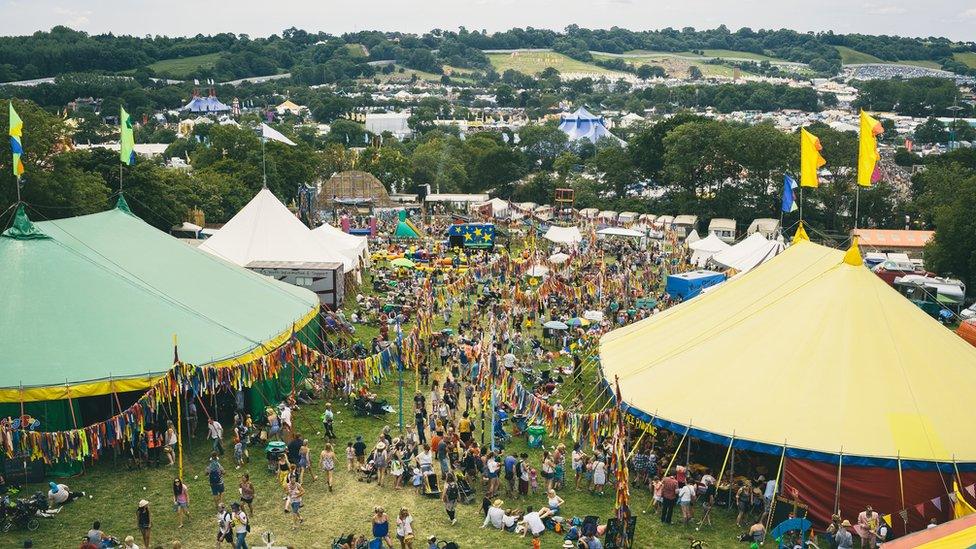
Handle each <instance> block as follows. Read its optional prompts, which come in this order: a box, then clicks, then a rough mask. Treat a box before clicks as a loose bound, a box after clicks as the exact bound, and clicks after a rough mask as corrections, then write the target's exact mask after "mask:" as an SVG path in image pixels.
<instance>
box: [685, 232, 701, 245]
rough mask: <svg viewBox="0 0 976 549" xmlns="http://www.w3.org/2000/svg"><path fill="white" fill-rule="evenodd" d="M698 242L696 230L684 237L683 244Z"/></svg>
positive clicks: (699, 238)
mask: <svg viewBox="0 0 976 549" xmlns="http://www.w3.org/2000/svg"><path fill="white" fill-rule="evenodd" d="M699 240H701V237H700V236H698V231H697V230H696V229H692V230H691V232H690V233H688V236H686V237H685V244H689V245H690V244H692V243H694V242H698V241H699Z"/></svg>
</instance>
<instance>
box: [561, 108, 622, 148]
mask: <svg viewBox="0 0 976 549" xmlns="http://www.w3.org/2000/svg"><path fill="white" fill-rule="evenodd" d="M559 129H560V130H562V131H563V133H565V134H566V135H567V136H568V137H569V140H570V141H576V140H577V139H587V140H589V141H590V142H591V143H596V142H597V141H599V140H600V139H602V138H604V137H608V138H610V139H614V140H616V141H618V142H620V143H621V144H623V143H624V141H623V140H622V139H620V138H619V137H617V136H615V135H613V134H612V133H610V130H608V129H607V126H606V124H604V123H603V117H602V116H597V115H595V114H593V113H591V112H590V111H588V110H586V107H580V108H579V109H577V110H576V112H574V113H573V114H565V115H563V116H562V117H560V119H559Z"/></svg>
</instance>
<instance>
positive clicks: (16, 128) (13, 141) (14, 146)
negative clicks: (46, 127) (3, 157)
mask: <svg viewBox="0 0 976 549" xmlns="http://www.w3.org/2000/svg"><path fill="white" fill-rule="evenodd" d="M23 135H24V121H23V120H21V119H20V116H18V115H17V111H15V110H14V102H13V101H11V102H10V151H11V152H12V153H13V155H14V159H13V166H14V177H16V178H17V179H20V176H21V175H23V174H24V163H23V162H22V161H21V160H20V156H21V155H22V154H24V145H23V143H21V141H20V138H21V137H23Z"/></svg>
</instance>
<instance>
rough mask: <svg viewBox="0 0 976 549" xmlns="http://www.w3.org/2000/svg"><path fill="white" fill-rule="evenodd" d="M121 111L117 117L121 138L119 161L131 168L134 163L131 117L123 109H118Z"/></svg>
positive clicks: (134, 141)
mask: <svg viewBox="0 0 976 549" xmlns="http://www.w3.org/2000/svg"><path fill="white" fill-rule="evenodd" d="M119 110H120V111H121V116H119V126H120V130H121V136H120V137H119V160H121V161H122V163H123V164H126V165H129V166H131V165H132V164H135V162H136V151H135V146H136V139H135V136H133V135H132V117H130V116H129V113H127V112H125V108H123V107H121V106H120V107H119Z"/></svg>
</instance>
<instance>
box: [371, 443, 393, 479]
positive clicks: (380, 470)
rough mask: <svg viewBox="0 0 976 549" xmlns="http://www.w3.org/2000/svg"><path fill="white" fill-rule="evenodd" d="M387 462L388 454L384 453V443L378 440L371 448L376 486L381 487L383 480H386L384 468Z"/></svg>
mask: <svg viewBox="0 0 976 549" xmlns="http://www.w3.org/2000/svg"><path fill="white" fill-rule="evenodd" d="M388 462H389V454H387V452H386V442H384V441H383V440H380V441H379V442H377V443H376V446H374V447H373V466H374V467H376V485H377V486H380V487H382V486H383V480H385V479H386V467H387V464H388Z"/></svg>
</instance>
